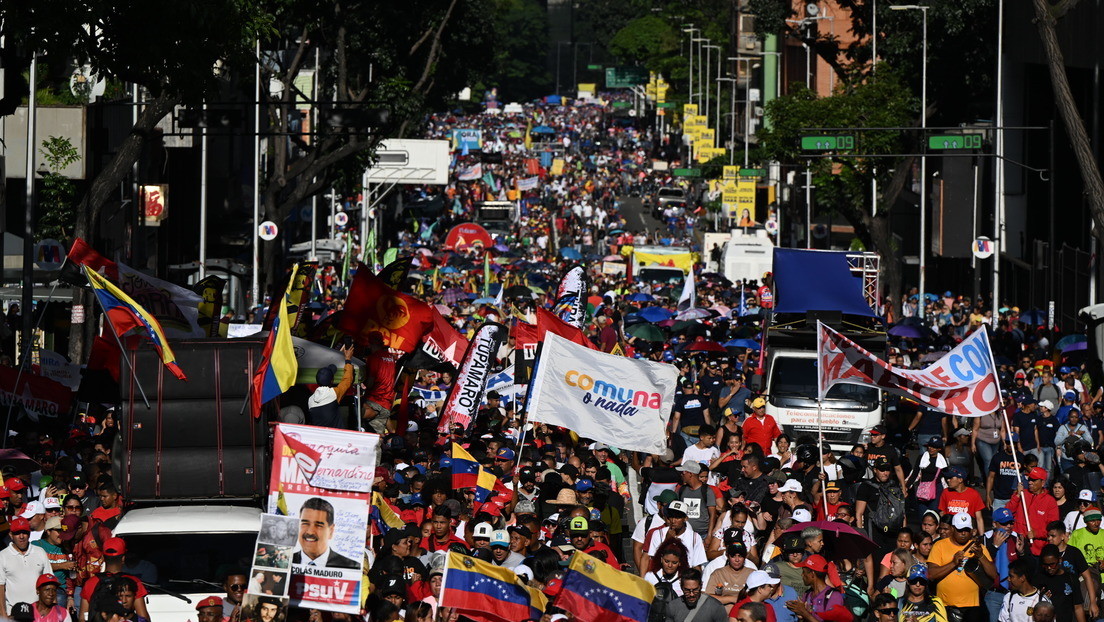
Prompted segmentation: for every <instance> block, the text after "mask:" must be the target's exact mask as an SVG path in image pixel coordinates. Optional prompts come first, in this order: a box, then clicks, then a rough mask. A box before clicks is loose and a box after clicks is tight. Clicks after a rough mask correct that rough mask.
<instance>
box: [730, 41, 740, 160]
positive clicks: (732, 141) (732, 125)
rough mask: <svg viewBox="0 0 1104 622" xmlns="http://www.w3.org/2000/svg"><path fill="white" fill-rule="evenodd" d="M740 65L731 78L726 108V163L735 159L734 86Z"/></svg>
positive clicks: (738, 77) (735, 85) (736, 82)
mask: <svg viewBox="0 0 1104 622" xmlns="http://www.w3.org/2000/svg"><path fill="white" fill-rule="evenodd" d="M739 67H740V65H739V64H738V63H737V65H736V77H735V78H734V79H733V80H732V101H731V102H730V103H729V110H728V145H729V147H728V164H729V166H731V165H733V164H735V163H736V162H735V159H736V88H737V87H738V86H740V69H739Z"/></svg>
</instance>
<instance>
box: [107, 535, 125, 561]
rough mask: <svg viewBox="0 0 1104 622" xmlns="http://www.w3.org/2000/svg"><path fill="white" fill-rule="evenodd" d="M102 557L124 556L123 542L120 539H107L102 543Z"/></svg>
mask: <svg viewBox="0 0 1104 622" xmlns="http://www.w3.org/2000/svg"><path fill="white" fill-rule="evenodd" d="M103 552H104V555H110V556H111V557H118V556H120V555H125V554H126V542H123V539H122V538H108V539H107V541H106V542H104V543H103Z"/></svg>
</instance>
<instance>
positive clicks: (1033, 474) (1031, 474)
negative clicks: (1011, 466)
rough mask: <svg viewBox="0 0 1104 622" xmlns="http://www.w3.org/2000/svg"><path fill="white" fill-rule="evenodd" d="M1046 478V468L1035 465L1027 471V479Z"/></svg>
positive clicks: (1044, 479)
mask: <svg viewBox="0 0 1104 622" xmlns="http://www.w3.org/2000/svg"><path fill="white" fill-rule="evenodd" d="M1046 478H1047V472H1046V469H1044V468H1042V467H1035V468H1033V469H1031V470H1030V471H1028V472H1027V479H1041V480H1043V481H1044V482H1045V481H1046Z"/></svg>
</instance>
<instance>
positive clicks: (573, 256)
mask: <svg viewBox="0 0 1104 622" xmlns="http://www.w3.org/2000/svg"><path fill="white" fill-rule="evenodd" d="M560 257H563V258H564V259H567V260H569V261H579V260H580V259H582V258H583V254H582V253H580V252H579V251H577V250H575V249H574V248H572V247H570V246H565V247H563V248H561V249H560Z"/></svg>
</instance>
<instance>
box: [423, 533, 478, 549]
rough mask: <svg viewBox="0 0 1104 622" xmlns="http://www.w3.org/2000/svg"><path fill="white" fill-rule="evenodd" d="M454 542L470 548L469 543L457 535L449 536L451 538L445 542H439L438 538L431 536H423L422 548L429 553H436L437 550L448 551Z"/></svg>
mask: <svg viewBox="0 0 1104 622" xmlns="http://www.w3.org/2000/svg"><path fill="white" fill-rule="evenodd" d="M454 543H458V544H462V545H464V548H470V547H469V546H468V543H467V542H465V541H463V540H461V539H460V538H457V537H456V536H449V539H448V540H447V541H445V543H444V544H437V538H434V537H432V536H431V537H429V538H422V548H423V549H425V550H426V551H427V552H429V553H436V552H437V551H447V550H448V547H449V546H450V545H452V544H454Z"/></svg>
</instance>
